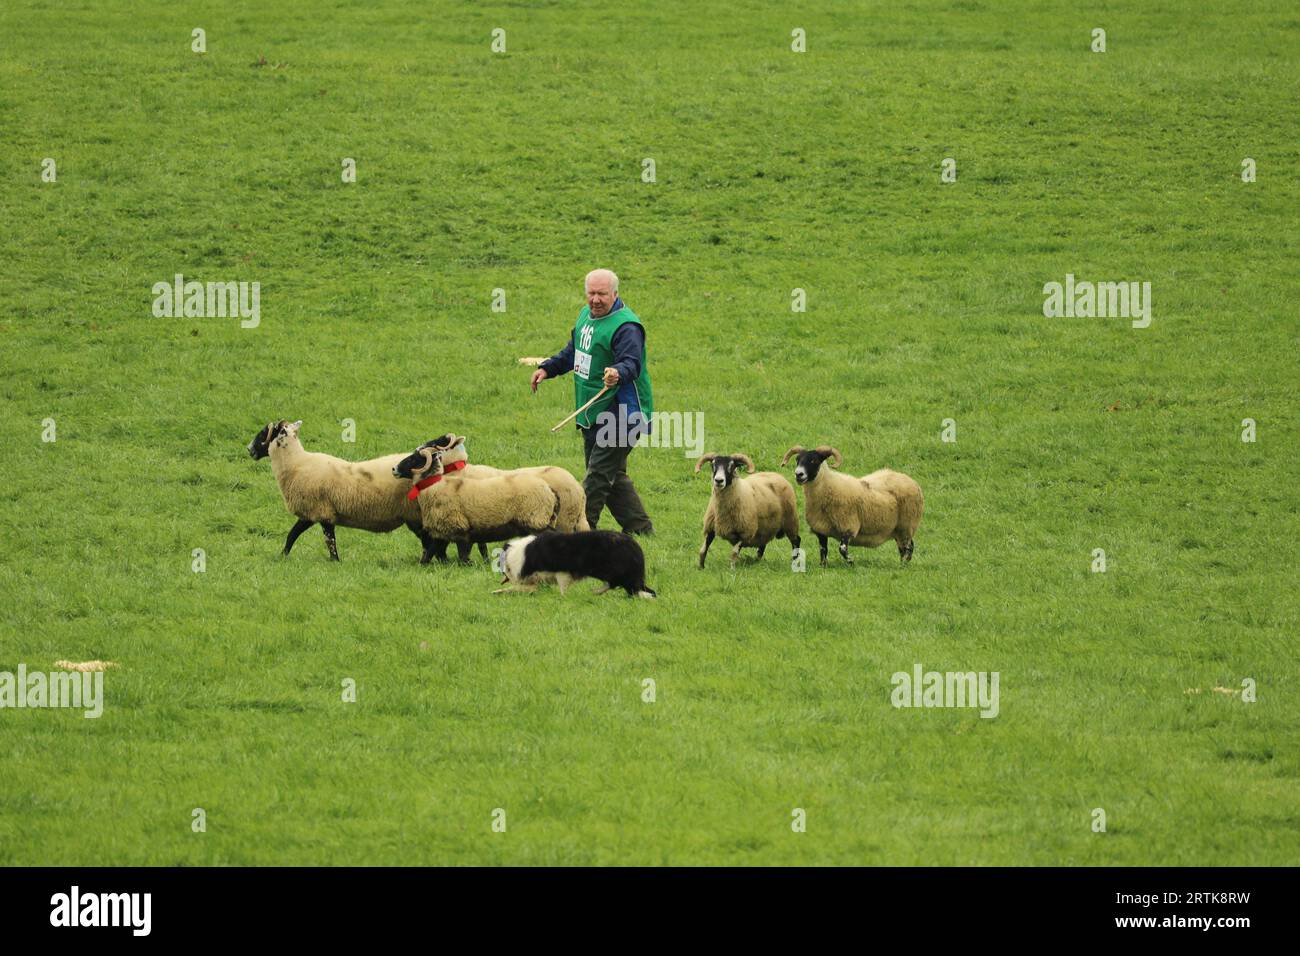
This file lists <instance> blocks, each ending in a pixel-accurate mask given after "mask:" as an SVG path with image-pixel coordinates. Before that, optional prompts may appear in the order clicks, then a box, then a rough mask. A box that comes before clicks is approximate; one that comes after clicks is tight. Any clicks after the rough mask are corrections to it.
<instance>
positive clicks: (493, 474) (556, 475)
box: [420, 432, 591, 531]
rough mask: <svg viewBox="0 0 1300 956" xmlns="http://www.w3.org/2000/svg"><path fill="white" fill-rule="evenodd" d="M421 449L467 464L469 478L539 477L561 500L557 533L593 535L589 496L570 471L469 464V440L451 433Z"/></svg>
mask: <svg viewBox="0 0 1300 956" xmlns="http://www.w3.org/2000/svg"><path fill="white" fill-rule="evenodd" d="M420 447H421V448H426V447H434V448H437V449H438V450H439V451H441V452H442V463H443V465H444V466H450V465H451V464H452V463H453V462H457V461H464V462H466V468H465V470H464V471H462V472H460V474H461V475H462V476H463V477H465V478H500V477H501V476H502V475H535V476H537V477H538V478H540V479H542V481H544V482H546V483H547V484H548V485H550V486H551V490H552V491H554V492H555V493H556V494H557V495H559V496H560V517H559V518H558V519H557V520H556V522H555V530H556V531H590V530H591V525H589V524H587V493H586V492H585V491H583V489H582V483H581V482H579V481H578V479H577V478H574V477H573V475H572V474H570V473H569V471H568V470H567V469H564V468H561V467H559V466H558V465H535V466H531V467H527V468H511V469H504V468H493V467H492V466H491V465H477V464H472V463H470V462H469V458H468V455H467V454H466V451H465V436H464V435H456V434H454V433H452V432H448V433H447V434H445V435H440V436H439V437H437V438H435V439H433V440H432V441H429V442H425V443H424V444H423V445H421V446H420Z"/></svg>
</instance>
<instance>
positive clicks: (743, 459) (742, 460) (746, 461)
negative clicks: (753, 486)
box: [731, 454, 754, 475]
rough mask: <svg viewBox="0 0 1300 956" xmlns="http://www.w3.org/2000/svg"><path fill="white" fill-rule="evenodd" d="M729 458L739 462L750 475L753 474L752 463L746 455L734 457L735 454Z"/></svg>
mask: <svg viewBox="0 0 1300 956" xmlns="http://www.w3.org/2000/svg"><path fill="white" fill-rule="evenodd" d="M731 457H732V458H734V459H736V461H738V462H740V463H741V464H742V465H744V466H745V468H746V470H747V471H748V472H749V473H750V474H751V475H752V474H753V473H754V463H753V461H751V460H750V458H749V456H748V455H736V454H733V455H732V456H731Z"/></svg>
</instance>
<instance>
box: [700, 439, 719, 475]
mask: <svg viewBox="0 0 1300 956" xmlns="http://www.w3.org/2000/svg"><path fill="white" fill-rule="evenodd" d="M700 444H704V443H703V442H700ZM717 457H718V453H717V452H713V451H710V452H705V453H704V454H703V455H701V456H700V460H699V461H697V462H696V463H695V473H696V474H697V475H698V474H699V473H700V466H701V465H702V464H704V463H705V462H706V461H713V459H715V458H717Z"/></svg>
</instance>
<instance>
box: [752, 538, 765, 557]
mask: <svg viewBox="0 0 1300 956" xmlns="http://www.w3.org/2000/svg"><path fill="white" fill-rule="evenodd" d="M766 550H767V542H766V541H764V542H763V543H762V544H760V545H759V546H758V553H757V554H756V555H754V560H755V561H762V560H763V552H764V551H766Z"/></svg>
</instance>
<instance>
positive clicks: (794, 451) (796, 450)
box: [781, 445, 803, 466]
mask: <svg viewBox="0 0 1300 956" xmlns="http://www.w3.org/2000/svg"><path fill="white" fill-rule="evenodd" d="M802 454H803V445H795V446H794V447H793V448H791V449H790V450H789V451H788V452H786V453H785V457H784V458H782V459H781V464H782V466H784V465H785V463H786V462H787V461H789V460H790V456H791V455H802Z"/></svg>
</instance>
